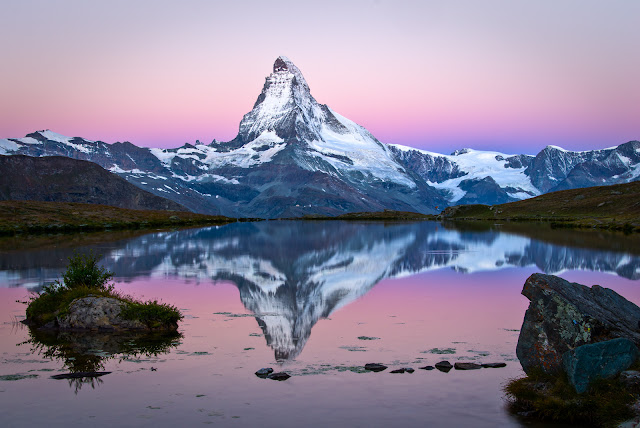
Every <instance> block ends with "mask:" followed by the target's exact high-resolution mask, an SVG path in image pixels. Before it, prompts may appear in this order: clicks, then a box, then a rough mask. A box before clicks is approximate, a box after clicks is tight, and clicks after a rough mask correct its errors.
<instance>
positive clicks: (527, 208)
mask: <svg viewBox="0 0 640 428" xmlns="http://www.w3.org/2000/svg"><path fill="white" fill-rule="evenodd" d="M438 219H439V220H443V221H485V222H486V221H492V222H522V223H524V222H529V223H549V224H550V225H551V227H552V228H592V229H608V230H620V231H623V232H625V233H631V232H640V182H637V181H636V182H632V183H626V184H616V185H613V186H599V187H589V188H583V189H571V190H562V191H558V192H553V193H547V194H544V195H541V196H537V197H535V198H531V199H525V200H522V201H517V202H510V203H507V204H501V205H494V206H489V205H461V206H456V207H449V208H447V209H445V210H444V211H443V212H442V214H441V215H440V216H439V217H438Z"/></svg>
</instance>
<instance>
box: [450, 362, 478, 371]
mask: <svg viewBox="0 0 640 428" xmlns="http://www.w3.org/2000/svg"><path fill="white" fill-rule="evenodd" d="M453 367H455V368H456V370H478V369H481V368H482V366H481V365H480V364H476V363H455V364H454V365H453Z"/></svg>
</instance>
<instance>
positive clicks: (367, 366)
mask: <svg viewBox="0 0 640 428" xmlns="http://www.w3.org/2000/svg"><path fill="white" fill-rule="evenodd" d="M364 368H365V370H371V371H372V372H381V371H383V370H386V369H387V366H385V365H384V364H379V363H367V364H365V365H364Z"/></svg>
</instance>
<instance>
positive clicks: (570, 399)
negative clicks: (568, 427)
mask: <svg viewBox="0 0 640 428" xmlns="http://www.w3.org/2000/svg"><path fill="white" fill-rule="evenodd" d="M504 391H505V393H506V395H507V399H508V401H509V409H510V411H511V412H513V413H516V414H526V415H527V417H530V418H533V419H538V420H542V421H548V422H556V423H569V424H576V425H588V426H597V427H614V426H617V425H618V423H620V422H623V421H625V420H627V419H630V418H632V417H634V412H633V411H632V410H631V407H630V406H631V405H632V404H633V403H634V402H635V401H636V400H637V399H638V397H637V394H636V391H630V390H629V389H628V388H627V387H626V386H625V385H624V384H623V383H622V382H621V381H620V380H619V379H618V378H612V379H599V380H596V381H595V382H593V384H592V385H591V387H590V389H589V390H588V391H587V392H586V393H584V394H578V393H576V392H575V389H574V388H573V386H572V385H571V384H570V383H569V381H568V380H567V377H566V375H565V374H562V375H558V376H551V375H547V374H544V373H542V372H538V373H532V374H530V375H529V376H526V377H523V378H520V379H514V380H512V381H510V382H509V383H508V384H507V385H506V386H505V388H504Z"/></svg>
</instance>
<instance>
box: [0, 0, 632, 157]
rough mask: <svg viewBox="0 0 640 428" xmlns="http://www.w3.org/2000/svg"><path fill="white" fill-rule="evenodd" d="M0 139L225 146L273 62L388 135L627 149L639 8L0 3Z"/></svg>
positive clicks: (564, 2) (566, 0)
mask: <svg viewBox="0 0 640 428" xmlns="http://www.w3.org/2000/svg"><path fill="white" fill-rule="evenodd" d="M0 16H2V17H3V19H2V25H0V60H1V63H0V138H7V137H22V136H24V135H25V134H27V133H29V132H33V131H35V130H39V129H45V128H48V129H51V130H53V131H55V132H58V133H61V134H64V135H68V136H82V137H85V138H88V139H93V140H103V141H105V142H108V143H112V142H115V141H125V140H127V141H131V142H132V143H134V144H137V145H142V146H149V147H177V146H180V145H182V144H184V143H185V142H191V143H193V142H194V141H195V140H196V139H199V140H200V141H202V142H205V143H209V142H211V140H212V139H214V138H215V139H218V140H221V141H227V140H230V139H232V138H233V137H234V136H235V135H236V133H237V130H238V124H239V122H240V120H241V118H242V115H243V114H245V113H247V112H248V111H250V110H251V107H252V106H253V103H254V102H255V100H256V98H257V97H258V95H259V93H260V91H261V89H262V85H263V84H264V78H265V77H266V76H267V75H268V74H269V73H270V72H271V70H272V65H273V61H274V60H275V59H276V58H277V57H278V56H279V55H286V56H288V57H289V58H290V59H291V60H292V61H293V62H294V63H295V64H296V65H297V66H298V67H299V68H300V69H301V71H302V73H303V74H304V76H305V78H306V80H307V82H308V83H309V86H310V87H311V92H312V94H313V95H314V97H315V98H316V99H317V100H318V101H319V102H320V103H323V104H327V105H329V106H330V107H331V108H332V109H333V110H335V111H337V112H338V113H340V114H342V115H344V116H346V117H348V118H350V119H352V120H354V121H355V122H357V123H359V124H361V125H363V126H365V127H366V128H367V129H369V130H370V131H371V132H372V133H373V134H374V135H375V136H376V137H377V138H378V139H379V140H381V141H383V142H386V143H398V144H405V145H409V146H413V147H419V148H424V149H428V150H433V151H436V152H441V153H449V152H451V151H453V150H454V149H457V148H462V147H472V148H476V149H497V150H501V151H505V152H510V153H537V152H538V151H539V150H541V149H542V148H544V147H545V146H546V145H548V144H555V145H559V146H562V147H565V148H567V149H574V150H587V149H592V148H603V147H609V146H614V145H618V144H621V143H624V142H626V141H628V140H632V139H640V33H639V31H640V1H635V0H608V1H600V0H536V1H519V0H511V1H507V0H502V1H497V0H496V1H492V0H483V1H476V0H468V1H455V0H447V1H427V0H423V1H401V0H396V1H385V0H351V1H333V0H323V1H317V2H311V1H309V2H304V1H299V0H297V1H279V0H271V1H267V2H263V1H242V0H238V1H233V2H232V1H209V0H202V1H197V0H183V1H162V0H150V1H143V0H136V1H132V0H124V1H123V0H110V1H86V0H56V1H52V0H0Z"/></svg>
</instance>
